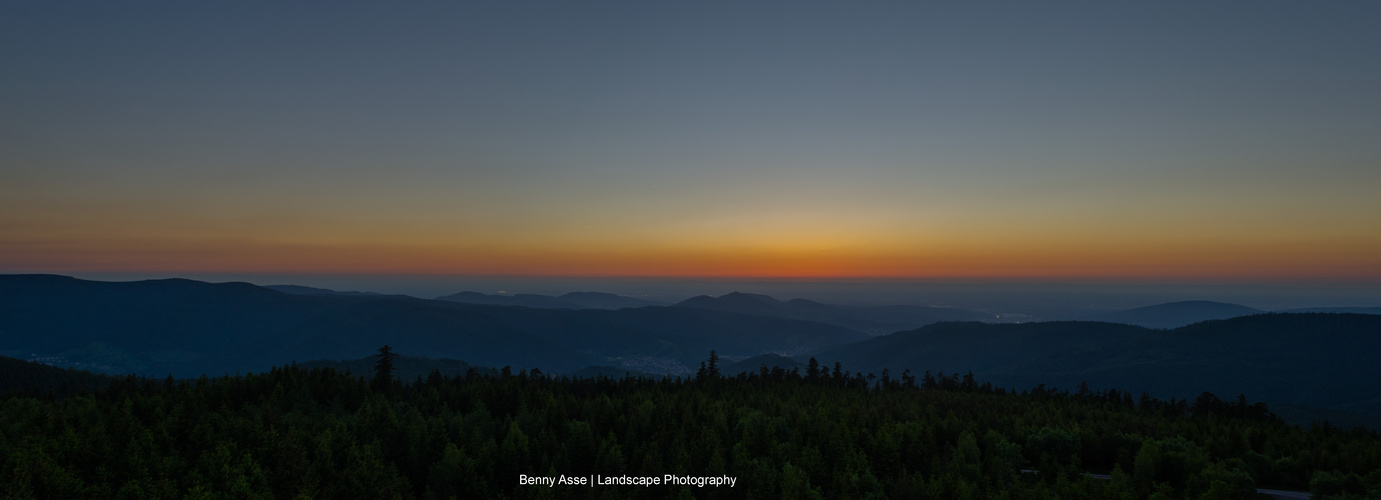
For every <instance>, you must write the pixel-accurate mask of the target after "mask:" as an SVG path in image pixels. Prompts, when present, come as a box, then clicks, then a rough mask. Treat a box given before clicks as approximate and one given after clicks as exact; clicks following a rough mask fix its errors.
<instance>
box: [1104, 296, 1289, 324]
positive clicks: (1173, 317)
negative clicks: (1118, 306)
mask: <svg viewBox="0 0 1381 500" xmlns="http://www.w3.org/2000/svg"><path fill="white" fill-rule="evenodd" d="M1265 312H1266V311H1262V310H1260V309H1253V308H1250V307H1247V306H1240V305H1237V304H1226V303H1223V302H1210V301H1207V300H1187V301H1183V302H1170V303H1167V304H1159V305H1154V306H1146V307H1138V308H1135V309H1128V310H1126V311H1119V312H1115V313H1112V314H1104V315H1100V316H1095V317H1094V318H1092V319H1094V320H1097V321H1106V322H1108V323H1124V324H1128V325H1139V326H1144V327H1147V328H1178V327H1181V326H1185V325H1189V324H1193V323H1198V322H1200V321H1208V320H1214V319H1228V318H1236V317H1238V316H1248V315H1252V314H1262V313H1265Z"/></svg>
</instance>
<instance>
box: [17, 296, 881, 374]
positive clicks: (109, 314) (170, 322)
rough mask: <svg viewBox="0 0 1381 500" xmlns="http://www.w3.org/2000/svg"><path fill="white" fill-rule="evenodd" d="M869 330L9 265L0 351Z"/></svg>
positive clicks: (705, 313)
mask: <svg viewBox="0 0 1381 500" xmlns="http://www.w3.org/2000/svg"><path fill="white" fill-rule="evenodd" d="M864 338H867V336H865V335H863V334H860V333H857V332H854V331H852V330H848V329H845V328H841V327H838V326H833V325H826V324H820V323H811V322H806V321H799V320H791V319H782V318H771V317H762V316H749V315H744V314H736V313H730V312H722V311H710V310H697V309H688V308H671V307H643V308H628V309H621V310H600V309H584V310H568V309H536V308H522V307H505V306H493V305H478V304H462V303H454V302H447V301H437V300H423V299H416V298H412V297H405V296H389V295H363V294H361V295H350V294H346V295H342V294H311V295H292V294H287V293H283V292H279V291H276V290H272V289H269V288H265V287H259V286H255V285H251V284H247V283H218V284H211V283H203V282H199V281H192V280H183V279H171V280H150V281H137V282H126V283H112V282H97V281H86V280H79V279H75V278H70V277H64V276H51V275H3V276H0V355H7V356H11V357H15V358H20V359H42V360H44V362H46V363H49V364H53V365H56V366H65V367H77V368H82V369H89V370H93V371H97V372H105V373H131V372H133V373H139V374H143V375H148V376H164V375H167V374H170V373H171V374H173V375H174V376H177V377H195V376H198V375H201V374H203V373H206V374H210V375H221V374H225V373H232V374H233V373H237V372H246V371H251V370H254V371H257V370H264V369H268V368H269V367H272V366H275V365H281V364H285V363H289V362H292V361H294V360H314V359H356V358H360V357H363V356H367V355H370V354H372V353H373V352H374V351H375V350H376V349H377V348H378V347H380V346H382V345H384V344H390V345H392V346H393V347H394V348H395V349H396V351H397V352H399V353H401V354H411V355H427V356H433V357H450V358H456V359H464V360H465V362H467V363H473V364H476V365H480V366H493V367H501V366H506V365H511V366H513V367H514V368H515V369H518V368H532V367H539V368H541V369H543V370H544V371H549V372H561V371H573V370H577V369H580V368H582V367H586V366H594V365H611V364H612V365H617V366H621V367H624V368H628V369H636V370H642V371H650V372H654V373H688V372H690V371H692V369H691V368H690V367H692V366H696V365H697V364H698V362H699V361H700V360H703V359H704V358H705V357H706V355H707V354H708V353H709V351H710V350H711V349H718V350H719V351H720V352H722V353H724V354H725V355H733V356H753V355H757V354H762V353H765V352H782V353H797V352H802V351H804V350H808V349H818V348H822V347H827V346H831V345H842V344H846V343H849V342H854V341H857V340H862V339H864Z"/></svg>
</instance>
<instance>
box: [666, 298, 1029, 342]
mask: <svg viewBox="0 0 1381 500" xmlns="http://www.w3.org/2000/svg"><path fill="white" fill-rule="evenodd" d="M674 307H681V308H689V309H709V310H714V311H729V312H736V313H741V314H751V315H755V316H768V317H774V318H790V319H798V320H804V321H814V322H818V323H827V324H831V325H836V326H841V327H844V328H848V329H850V330H856V331H859V332H863V333H867V334H869V335H883V334H887V333H892V332H897V331H901V330H910V329H912V328H917V327H920V326H924V325H928V324H931V323H937V322H941V321H990V322H1002V321H1004V320H1002V319H1001V318H998V317H997V316H996V315H993V314H987V313H982V312H978V311H970V310H966V309H951V308H945V307H925V306H902V305H899V306H836V305H829V304H822V303H819V302H815V301H813V300H807V299H792V300H788V301H780V300H777V299H775V298H772V297H769V296H767V295H760V294H753V293H742V292H733V293H729V294H725V295H721V296H719V297H710V296H708V295H700V296H696V297H691V298H689V299H686V300H684V301H682V302H680V303H678V304H676V305H675V306H674Z"/></svg>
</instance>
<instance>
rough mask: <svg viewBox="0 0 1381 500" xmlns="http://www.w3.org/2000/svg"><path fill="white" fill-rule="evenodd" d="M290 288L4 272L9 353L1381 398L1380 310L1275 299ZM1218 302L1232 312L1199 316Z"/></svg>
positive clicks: (141, 361)
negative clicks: (944, 379) (1121, 303)
mask: <svg viewBox="0 0 1381 500" xmlns="http://www.w3.org/2000/svg"><path fill="white" fill-rule="evenodd" d="M281 288H283V287H274V288H269V287H260V286H255V285H251V284H248V283H214V284H213V283H205V282H199V281H192V280H185V279H169V280H150V281H136V282H123V283H114V282H97V281H87V280H80V279H76V278H70V277H65V276H53V275H0V355H3V356H9V357H12V358H18V359H21V360H35V361H39V362H41V363H44V364H49V365H53V366H56V367H64V368H79V369H85V370H91V371H93V372H103V373H112V374H128V373H137V374H140V375H144V376H151V377H164V376H167V375H169V374H171V375H173V376H175V377H179V378H182V377H196V376H199V375H202V374H208V375H221V374H227V373H229V374H234V373H244V372H249V371H262V370H266V369H268V368H270V367H272V366H276V365H283V364H288V363H291V362H294V361H303V362H306V360H328V361H314V363H319V364H322V365H323V366H326V365H331V363H353V364H348V365H346V364H341V365H339V366H337V365H331V366H337V367H338V368H349V369H350V370H352V372H355V373H360V374H362V375H364V374H367V373H368V369H367V367H368V365H369V363H368V361H367V358H368V356H371V355H372V354H373V353H374V352H375V350H376V349H378V348H379V347H380V346H382V345H384V344H389V345H392V346H393V347H394V349H395V351H396V352H398V353H400V354H403V355H410V356H427V357H429V358H451V359H449V360H447V359H425V358H403V359H405V360H411V361H408V363H412V364H416V365H418V366H416V367H413V368H416V370H413V371H415V372H416V374H421V373H428V372H430V370H431V369H441V370H443V371H446V372H447V373H451V372H456V371H459V370H464V369H468V368H469V367H471V366H477V367H488V368H486V369H497V368H499V367H503V366H511V367H513V369H514V370H515V371H516V370H519V369H531V368H540V369H541V370H542V371H543V372H547V373H604V374H619V373H620V372H633V373H640V374H654V375H659V374H668V373H670V374H680V375H690V374H693V373H694V372H695V370H696V369H697V368H698V365H699V363H700V362H701V361H703V360H705V358H706V356H707V354H708V353H709V351H710V350H716V351H717V352H718V353H719V355H720V356H721V364H720V370H721V372H722V373H725V374H727V375H734V374H737V373H740V372H744V371H754V372H755V371H757V370H759V369H760V367H762V366H767V367H768V368H769V369H771V368H773V367H776V366H780V367H782V368H783V369H786V370H790V369H791V368H793V367H796V368H799V367H801V366H803V365H804V363H805V362H806V360H807V359H808V358H809V357H812V356H813V357H815V358H816V359H817V360H818V361H819V362H820V364H821V365H825V366H832V365H833V363H834V362H836V361H837V362H841V363H843V365H844V368H845V369H846V370H850V371H852V372H854V373H859V372H865V373H866V372H872V373H878V374H880V373H881V370H882V369H884V368H886V369H890V370H891V372H892V374H893V375H894V376H900V375H901V373H902V372H903V371H904V370H907V369H909V370H911V371H912V372H913V374H915V375H918V376H919V375H921V374H922V373H924V372H925V371H930V372H932V373H935V374H938V373H939V372H945V373H946V374H955V373H967V372H970V371H971V372H973V373H974V374H975V375H976V376H978V377H979V379H980V380H986V381H991V382H993V383H995V384H998V385H1000V386H1006V387H1013V388H1017V389H1025V388H1030V387H1034V386H1036V385H1038V384H1046V385H1049V386H1054V387H1061V388H1065V389H1073V388H1075V387H1078V386H1079V385H1080V383H1082V382H1087V383H1088V384H1089V386H1090V387H1092V388H1094V389H1118V390H1120V391H1127V392H1131V393H1133V394H1140V392H1143V391H1145V392H1150V393H1151V394H1152V395H1154V396H1156V397H1159V398H1168V397H1178V398H1193V397H1195V396H1197V395H1198V394H1199V393H1201V392H1204V391H1211V392H1214V393H1217V394H1220V395H1224V396H1225V397H1231V396H1233V395H1236V394H1238V393H1243V394H1246V395H1247V396H1248V397H1249V398H1251V399H1253V400H1263V401H1267V402H1270V403H1273V404H1283V405H1287V406H1288V407H1289V408H1292V409H1296V410H1297V409H1300V408H1304V409H1307V408H1325V409H1328V410H1330V411H1335V412H1348V413H1349V414H1361V415H1377V416H1381V385H1378V384H1377V383H1376V381H1377V380H1381V365H1378V364H1377V363H1374V360H1373V359H1372V358H1373V357H1374V355H1373V354H1372V353H1375V352H1377V351H1378V348H1381V315H1375V314H1354V313H1264V312H1262V311H1259V310H1256V309H1252V308H1247V307H1244V306H1236V305H1232V304H1223V303H1214V302H1202V301H1194V302H1178V303H1170V304H1162V305H1158V306H1151V307H1144V308H1137V309H1132V310H1128V311H1123V312H1121V313H1115V314H1110V315H1107V317H1108V318H1114V319H1118V320H1120V321H1123V322H1126V323H1134V322H1135V323H1140V324H1142V325H1146V326H1138V325H1134V324H1125V323H1112V322H1095V321H1058V322H1038V323H992V322H989V323H982V322H977V321H939V320H940V319H943V318H947V317H960V318H970V317H981V318H983V319H990V318H988V316H989V315H988V314H986V313H981V312H976V311H965V310H958V309H945V308H927V307H912V306H891V307H846V306H834V305H828V304H822V303H819V302H814V301H810V300H805V299H795V300H789V301H780V300H777V299H774V298H772V297H768V296H766V295H756V294H748V293H731V294H727V295H724V296H721V297H717V298H716V297H708V296H701V297H695V298H692V299H689V300H686V301H684V302H681V303H679V304H676V305H674V306H663V307H658V306H644V307H624V308H619V309H613V308H612V307H613V306H617V305H620V304H625V303H633V302H627V301H625V300H624V299H628V300H634V301H636V300H638V299H629V298H626V297H619V296H614V295H608V294H598V293H578V294H568V295H564V296H561V297H545V298H546V299H551V300H560V301H568V302H569V303H572V304H574V303H575V302H574V301H584V303H583V305H580V306H577V307H533V306H519V305H518V304H513V303H499V304H487V303H480V304H477V303H463V302H453V301H449V300H425V299H418V298H414V297H407V296H400V295H377V294H365V293H348V292H347V293H340V292H334V291H330V290H325V291H320V290H322V289H303V288H289V289H288V290H286V292H292V293H285V291H283V290H280V289H281ZM476 295H483V294H476ZM490 297H500V298H502V299H517V298H519V297H521V296H490ZM535 297H543V296H535ZM486 300H487V299H486ZM534 300H536V299H534ZM600 305H603V306H607V307H611V308H607V309H606V308H599V307H597V306H600ZM515 306H517V307H515ZM1328 310H1347V311H1354V310H1361V311H1367V310H1369V309H1367V308H1346V309H1328ZM1211 316H1236V317H1232V318H1230V319H1210V320H1207V321H1204V320H1202V318H1204V317H1211ZM991 319H996V318H991ZM936 321H939V322H936ZM1190 321H1192V322H1193V323H1192V324H1189V325H1185V326H1175V327H1173V328H1170V327H1167V326H1165V325H1174V324H1177V323H1182V322H1190ZM918 323H919V324H922V325H925V326H921V327H919V328H916V327H914V326H912V327H910V328H906V329H900V330H901V331H896V330H894V332H895V333H890V334H885V335H875V333H876V332H878V331H883V330H884V329H886V328H889V327H890V326H889V325H900V324H911V325H915V324H918ZM865 331H866V332H868V333H863V332H865ZM788 356H789V357H790V358H788ZM792 358H794V359H792ZM329 360H356V361H352V362H338V361H329ZM456 360H463V361H456ZM731 360H738V361H737V362H734V361H731ZM408 366H411V365H408ZM361 368H364V369H361ZM410 369H411V368H410ZM581 370H584V371H581ZM53 373H58V372H53ZM63 373H68V372H63ZM409 373H412V372H409ZM414 375H415V374H414ZM64 376H65V377H68V378H70V377H71V376H70V375H64ZM1292 411H1294V410H1292ZM1297 413H1299V412H1298V411H1297ZM1306 413H1307V412H1306ZM1339 414H1341V413H1339Z"/></svg>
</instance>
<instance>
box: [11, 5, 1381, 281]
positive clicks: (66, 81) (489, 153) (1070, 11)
mask: <svg viewBox="0 0 1381 500" xmlns="http://www.w3.org/2000/svg"><path fill="white" fill-rule="evenodd" d="M1377 26H1381V4H1378V3H1375V2H1329V3H1305V2H1280V1H1237V2H1231V1H1226V2H1135V3H1134V2H867V3H865V2H809V1H791V2H601V1H593V2H521V1H519V2H406V3H367V2H330V3H327V2H317V3H312V2H26V1H20V2H5V3H4V4H0V68H3V70H0V273H31V272H45V273H48V272H51V273H60V274H75V275H100V274H102V273H105V274H111V273H126V274H140V273H143V274H144V275H151V276H152V275H168V276H174V275H179V276H180V275H303V276H311V275H319V276H328V275H373V276H462V277H495V276H497V277H556V278H581V277H583V278H594V277H622V278H635V279H647V278H663V277H665V278H678V279H697V280H698V279H776V280H801V279H805V280H826V281H828V280H859V279H864V280H866V279H874V280H908V279H909V280H926V279H931V280H937V279H938V280H963V279H982V280H994V279H1012V280H1038V281H1039V280H1047V281H1059V280H1065V281H1068V280H1111V281H1118V282H1166V281H1174V282H1203V283H1217V282H1235V283H1241V282H1258V281H1260V282H1273V283H1280V282H1289V283H1311V282H1329V283H1349V284H1352V285H1357V284H1361V285H1364V286H1371V285H1376V284H1378V283H1381V195H1378V194H1377V192H1378V187H1381V92H1377V89H1378V88H1381V58H1378V57H1376V49H1377V47H1381V30H1378V29H1376V27H1377ZM1368 284H1370V285H1368ZM1352 285H1350V286H1352ZM1373 289H1374V287H1373Z"/></svg>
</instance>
